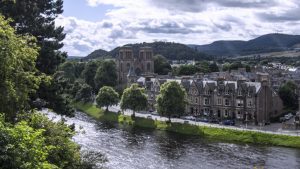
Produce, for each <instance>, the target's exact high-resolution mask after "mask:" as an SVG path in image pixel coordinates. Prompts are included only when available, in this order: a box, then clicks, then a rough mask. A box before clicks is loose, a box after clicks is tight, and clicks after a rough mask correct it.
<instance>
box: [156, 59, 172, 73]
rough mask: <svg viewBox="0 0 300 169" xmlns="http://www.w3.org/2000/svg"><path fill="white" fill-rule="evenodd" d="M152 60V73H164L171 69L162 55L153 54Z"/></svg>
mask: <svg viewBox="0 0 300 169" xmlns="http://www.w3.org/2000/svg"><path fill="white" fill-rule="evenodd" d="M153 60H154V73H157V74H159V75H166V74H168V73H169V72H171V71H172V68H171V65H170V63H169V62H168V60H167V59H166V58H165V57H163V56H162V55H155V56H154V57H153Z"/></svg>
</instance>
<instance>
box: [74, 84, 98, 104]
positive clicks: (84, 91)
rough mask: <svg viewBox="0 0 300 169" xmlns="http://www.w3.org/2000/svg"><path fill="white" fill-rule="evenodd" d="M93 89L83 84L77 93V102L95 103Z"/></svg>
mask: <svg viewBox="0 0 300 169" xmlns="http://www.w3.org/2000/svg"><path fill="white" fill-rule="evenodd" d="M93 96H94V95H93V89H92V87H91V86H90V85H88V84H85V83H84V84H83V85H82V86H81V88H80V89H79V90H78V91H77V93H76V96H75V100H76V101H83V102H85V103H86V102H92V101H93Z"/></svg>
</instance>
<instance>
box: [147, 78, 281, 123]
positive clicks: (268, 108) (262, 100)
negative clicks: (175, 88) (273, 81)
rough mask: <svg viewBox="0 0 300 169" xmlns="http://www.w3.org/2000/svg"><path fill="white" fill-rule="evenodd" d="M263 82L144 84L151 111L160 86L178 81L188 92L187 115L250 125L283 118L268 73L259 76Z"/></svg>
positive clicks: (185, 80)
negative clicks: (232, 120) (274, 118)
mask: <svg viewBox="0 0 300 169" xmlns="http://www.w3.org/2000/svg"><path fill="white" fill-rule="evenodd" d="M258 79H259V80H260V81H257V82H247V81H244V80H237V81H225V80H224V79H218V80H204V79H197V78H193V79H185V78H180V79H157V78H152V79H151V80H149V81H145V82H144V85H145V88H146V91H147V94H148V102H149V108H150V109H151V110H153V109H154V107H155V99H156V96H157V95H158V94H159V89H160V86H161V85H162V84H163V83H165V82H167V81H177V82H178V83H180V84H181V85H182V86H183V87H184V88H185V90H186V92H187V101H188V104H187V106H186V112H185V113H186V115H193V116H198V117H207V118H208V119H214V120H219V121H221V120H224V119H235V120H236V122H241V123H245V122H247V123H248V124H250V123H252V124H256V125H257V124H267V123H270V120H271V118H273V117H277V116H280V115H281V113H282V109H283V104H282V100H281V99H280V97H279V96H278V95H277V93H276V92H275V91H274V90H273V89H272V88H271V87H270V85H269V79H268V76H266V74H261V75H258Z"/></svg>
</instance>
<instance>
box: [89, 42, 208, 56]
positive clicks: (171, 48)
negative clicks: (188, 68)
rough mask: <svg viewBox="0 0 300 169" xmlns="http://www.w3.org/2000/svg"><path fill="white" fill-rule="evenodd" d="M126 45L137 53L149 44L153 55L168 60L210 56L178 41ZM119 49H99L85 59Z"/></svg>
mask: <svg viewBox="0 0 300 169" xmlns="http://www.w3.org/2000/svg"><path fill="white" fill-rule="evenodd" d="M126 46H132V47H133V51H134V53H135V55H137V53H138V50H139V48H140V47H144V46H149V47H152V48H153V52H154V55H157V54H160V55H163V56H164V57H166V58H167V59H168V60H203V59H209V58H210V57H209V56H208V55H206V54H204V53H201V52H198V51H196V50H194V49H192V48H190V47H188V46H186V45H184V44H180V43H173V42H153V43H136V44H127V45H126ZM119 49H120V47H117V48H115V49H113V50H112V51H109V52H107V51H105V50H102V49H99V50H96V51H94V52H92V53H91V54H89V55H88V56H87V57H86V58H85V59H95V58H105V57H107V56H111V57H116V56H117V54H118V52H119Z"/></svg>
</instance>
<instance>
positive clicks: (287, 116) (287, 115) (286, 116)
mask: <svg viewBox="0 0 300 169" xmlns="http://www.w3.org/2000/svg"><path fill="white" fill-rule="evenodd" d="M292 117H293V115H292V114H291V113H289V114H286V115H284V118H285V120H290V119H291V118H292Z"/></svg>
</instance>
